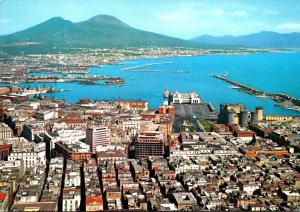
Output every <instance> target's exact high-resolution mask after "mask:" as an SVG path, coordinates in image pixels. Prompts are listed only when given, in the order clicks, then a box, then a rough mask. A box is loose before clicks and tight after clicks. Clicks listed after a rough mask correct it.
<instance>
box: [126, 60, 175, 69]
mask: <svg viewBox="0 0 300 212" xmlns="http://www.w3.org/2000/svg"><path fill="white" fill-rule="evenodd" d="M170 63H172V62H159V63H148V64H144V65H139V66H132V67H129V68H123V69H122V71H128V70H132V69H137V68H143V67H148V66H154V65H162V64H170Z"/></svg>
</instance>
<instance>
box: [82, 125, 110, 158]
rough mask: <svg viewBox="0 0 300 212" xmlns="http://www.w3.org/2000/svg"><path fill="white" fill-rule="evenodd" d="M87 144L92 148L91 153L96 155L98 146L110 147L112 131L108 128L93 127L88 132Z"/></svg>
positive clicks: (101, 126)
mask: <svg viewBox="0 0 300 212" xmlns="http://www.w3.org/2000/svg"><path fill="white" fill-rule="evenodd" d="M86 142H87V144H89V145H90V147H91V152H92V153H96V150H97V146H103V145H109V143H110V129H109V128H108V127H106V126H103V125H99V126H92V127H89V128H88V129H87V130H86Z"/></svg>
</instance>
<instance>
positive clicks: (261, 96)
mask: <svg viewBox="0 0 300 212" xmlns="http://www.w3.org/2000/svg"><path fill="white" fill-rule="evenodd" d="M256 97H257V98H262V99H265V98H268V96H266V94H265V93H263V94H261V95H256Z"/></svg>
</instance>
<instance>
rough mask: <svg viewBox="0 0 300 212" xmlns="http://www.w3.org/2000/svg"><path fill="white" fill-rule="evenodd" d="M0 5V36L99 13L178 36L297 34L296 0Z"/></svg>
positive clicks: (16, 0) (12, 1)
mask: <svg viewBox="0 0 300 212" xmlns="http://www.w3.org/2000/svg"><path fill="white" fill-rule="evenodd" d="M0 4H1V5H0V34H9V33H13V32H16V31H20V30H23V29H26V28H28V27H31V26H34V25H36V24H38V23H41V22H43V21H46V20H47V19H49V18H52V17H54V16H60V17H62V18H64V19H67V20H70V21H73V22H79V21H83V20H86V19H89V18H90V17H92V16H95V15H99V14H107V15H112V16H115V17H117V18H118V19H120V20H122V21H123V22H125V23H127V24H128V25H130V26H132V27H135V28H138V29H142V30H147V31H152V32H157V33H161V34H165V35H170V36H174V37H179V38H183V39H189V38H193V37H196V36H198V35H203V34H211V35H229V34H232V35H243V34H249V33H255V32H260V31H263V30H264V31H276V32H282V33H288V32H300V0H247V1H246V0H244V1H243V0H236V1H235V0H0Z"/></svg>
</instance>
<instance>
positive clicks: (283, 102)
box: [212, 74, 300, 112]
mask: <svg viewBox="0 0 300 212" xmlns="http://www.w3.org/2000/svg"><path fill="white" fill-rule="evenodd" d="M212 77H215V78H217V79H220V80H223V81H225V82H227V83H230V84H232V85H233V86H236V87H239V89H238V91H240V92H243V93H248V94H250V95H255V96H257V97H265V98H271V99H273V100H274V101H275V102H277V104H275V105H276V106H280V107H282V108H284V109H290V110H295V111H298V112H300V99H297V98H295V97H292V96H289V95H288V94H282V93H269V92H266V91H262V90H259V89H256V88H253V87H251V86H249V85H246V84H244V83H241V82H237V81H235V80H231V79H228V78H227V77H225V76H221V75H217V74H213V75H212Z"/></svg>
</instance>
